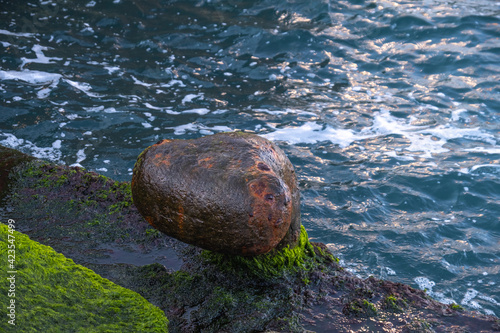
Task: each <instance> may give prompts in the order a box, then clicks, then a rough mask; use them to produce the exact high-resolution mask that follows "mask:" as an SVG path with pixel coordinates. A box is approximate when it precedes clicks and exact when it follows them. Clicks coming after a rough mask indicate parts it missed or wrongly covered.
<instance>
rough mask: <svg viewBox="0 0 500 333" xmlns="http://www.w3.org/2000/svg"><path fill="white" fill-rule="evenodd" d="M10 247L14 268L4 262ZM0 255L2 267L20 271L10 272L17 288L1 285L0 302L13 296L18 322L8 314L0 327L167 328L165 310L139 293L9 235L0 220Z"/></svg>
mask: <svg viewBox="0 0 500 333" xmlns="http://www.w3.org/2000/svg"><path fill="white" fill-rule="evenodd" d="M9 235H10V238H9ZM8 245H10V246H11V248H13V246H12V245H14V246H15V262H14V267H13V268H12V267H8V266H7V265H10V264H11V263H8V261H7V260H6V259H7V253H8V252H7V250H8ZM0 253H1V256H2V258H3V260H1V264H0V269H1V270H2V271H3V272H7V271H11V270H13V269H15V270H16V271H17V272H16V273H13V274H10V275H14V276H15V290H9V285H8V284H7V283H2V284H0V304H4V305H5V304H10V302H11V300H15V303H14V304H15V324H16V325H15V327H14V326H12V325H11V324H9V323H8V321H7V319H8V318H4V320H2V321H1V322H0V331H10V330H12V329H13V328H15V329H16V330H17V331H18V332H167V325H168V320H167V318H166V317H165V315H164V313H163V312H162V311H161V310H160V309H158V308H157V307H155V306H153V305H152V304H150V303H149V302H147V301H146V300H145V299H144V298H142V297H141V296H140V295H139V294H137V293H135V292H133V291H131V290H128V289H125V288H122V287H120V286H118V285H116V284H114V283H112V282H111V281H109V280H106V279H104V278H102V277H100V276H99V275H97V274H95V273H94V272H93V271H91V270H90V269H87V268H85V267H83V266H80V265H76V264H75V263H74V262H73V261H72V260H71V259H68V258H66V257H64V256H63V255H62V254H59V253H56V252H55V251H54V250H53V249H52V248H50V247H48V246H45V245H41V244H39V243H37V242H34V241H31V240H30V239H29V238H28V236H26V235H24V234H21V233H18V232H15V231H14V232H12V233H10V232H9V228H8V227H7V226H6V225H4V224H0ZM10 253H13V252H10ZM9 293H10V294H11V296H12V297H9V296H8V295H9ZM12 293H14V294H15V295H12Z"/></svg>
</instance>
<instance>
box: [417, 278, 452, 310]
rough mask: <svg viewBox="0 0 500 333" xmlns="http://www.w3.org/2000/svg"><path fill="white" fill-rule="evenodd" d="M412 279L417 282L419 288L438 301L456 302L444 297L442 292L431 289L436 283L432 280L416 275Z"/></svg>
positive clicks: (445, 302)
mask: <svg viewBox="0 0 500 333" xmlns="http://www.w3.org/2000/svg"><path fill="white" fill-rule="evenodd" d="M413 281H415V282H416V283H417V284H418V288H419V289H421V290H426V291H427V294H428V295H429V296H431V297H433V298H434V299H436V300H438V301H439V302H441V303H444V304H453V303H456V302H455V301H454V300H453V299H451V298H449V297H446V296H445V295H444V294H443V293H441V292H435V291H433V290H432V288H433V287H434V286H435V285H436V283H435V282H434V281H431V280H429V279H428V278H426V277H424V276H419V277H416V278H415V279H413Z"/></svg>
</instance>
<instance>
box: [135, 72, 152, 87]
mask: <svg viewBox="0 0 500 333" xmlns="http://www.w3.org/2000/svg"><path fill="white" fill-rule="evenodd" d="M130 76H131V77H132V80H134V83H135V84H137V85H140V86H144V87H151V86H152V85H153V84H152V83H146V82H143V81H141V80H139V79H137V78H136V77H135V76H133V75H130Z"/></svg>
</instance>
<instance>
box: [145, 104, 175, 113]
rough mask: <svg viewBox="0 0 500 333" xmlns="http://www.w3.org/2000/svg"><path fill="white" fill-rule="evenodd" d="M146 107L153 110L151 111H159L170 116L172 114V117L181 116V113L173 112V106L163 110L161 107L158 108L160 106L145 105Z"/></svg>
mask: <svg viewBox="0 0 500 333" xmlns="http://www.w3.org/2000/svg"><path fill="white" fill-rule="evenodd" d="M144 106H146V107H147V108H148V109H151V110H158V111H164V112H166V113H168V114H171V115H179V114H181V112H177V111H172V110H171V109H172V107H171V106H168V107H165V108H161V107H158V106H154V105H151V104H150V103H144Z"/></svg>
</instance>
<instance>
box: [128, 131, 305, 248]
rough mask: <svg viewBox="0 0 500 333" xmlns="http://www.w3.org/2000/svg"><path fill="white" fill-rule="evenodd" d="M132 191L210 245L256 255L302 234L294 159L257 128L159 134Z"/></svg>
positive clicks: (151, 217)
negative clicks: (191, 135)
mask: <svg viewBox="0 0 500 333" xmlns="http://www.w3.org/2000/svg"><path fill="white" fill-rule="evenodd" d="M132 194H133V197H134V203H135V205H136V206H137V208H138V209H139V212H140V213H141V214H142V215H143V216H144V218H145V219H146V220H147V221H148V222H149V223H150V224H151V225H152V226H154V227H155V228H157V229H158V230H160V231H162V232H164V233H165V234H167V235H169V236H172V237H175V238H177V239H179V240H181V241H183V242H186V243H189V244H193V245H196V246H199V247H202V248H204V249H208V250H212V251H216V252H221V253H228V254H235V255H244V256H253V255H259V254H263V253H267V252H269V251H271V250H272V249H273V248H275V247H276V246H278V245H279V246H278V248H283V247H286V246H290V247H294V246H295V245H296V243H297V241H298V236H299V233H300V202H299V201H300V195H299V190H298V187H297V181H296V177H295V172H294V169H293V166H292V164H291V163H290V161H289V159H288V158H287V157H286V155H285V153H284V152H283V151H282V150H281V149H280V148H279V147H277V146H276V145H274V144H273V143H272V142H270V141H269V140H267V139H264V138H262V137H259V136H257V135H255V134H248V133H238V132H233V133H219V134H215V135H210V136H205V137H201V138H198V139H192V140H163V141H160V142H158V143H157V144H155V145H153V146H151V147H148V148H147V149H146V150H145V151H144V152H143V153H142V154H141V155H140V156H139V158H138V160H137V163H136V165H135V167H134V174H133V177H132Z"/></svg>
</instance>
